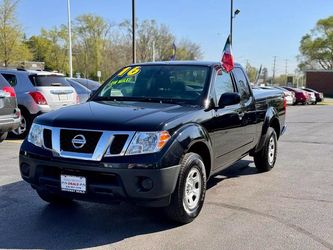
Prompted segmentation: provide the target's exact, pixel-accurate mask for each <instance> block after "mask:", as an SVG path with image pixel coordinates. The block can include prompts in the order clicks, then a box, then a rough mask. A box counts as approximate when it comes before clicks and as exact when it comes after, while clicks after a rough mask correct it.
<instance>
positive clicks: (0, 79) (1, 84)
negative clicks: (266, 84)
mask: <svg viewBox="0 0 333 250" xmlns="http://www.w3.org/2000/svg"><path fill="white" fill-rule="evenodd" d="M3 87H9V84H8V82H7V80H6V79H5V78H4V77H2V76H1V75H0V88H3Z"/></svg>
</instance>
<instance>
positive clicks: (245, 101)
mask: <svg viewBox="0 0 333 250" xmlns="http://www.w3.org/2000/svg"><path fill="white" fill-rule="evenodd" d="M232 73H233V76H234V79H235V81H236V86H237V91H238V93H239V95H240V97H241V103H240V105H241V114H240V119H241V126H242V127H243V128H244V130H243V132H244V135H243V137H242V139H241V141H240V144H241V145H242V150H241V152H240V153H241V154H245V153H247V152H248V151H249V150H251V149H252V148H253V143H254V139H255V136H256V112H255V100H254V98H253V94H252V90H251V88H250V84H249V81H248V78H247V76H246V74H245V72H244V70H243V69H242V68H240V67H235V68H234V70H233V71H232Z"/></svg>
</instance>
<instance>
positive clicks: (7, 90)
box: [2, 87, 16, 97]
mask: <svg viewBox="0 0 333 250" xmlns="http://www.w3.org/2000/svg"><path fill="white" fill-rule="evenodd" d="M2 90H3V92H5V93H7V94H9V96H10V97H15V96H16V93H15V89H14V88H13V87H4V88H3V89H2Z"/></svg>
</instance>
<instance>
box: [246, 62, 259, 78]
mask: <svg viewBox="0 0 333 250" xmlns="http://www.w3.org/2000/svg"><path fill="white" fill-rule="evenodd" d="M245 70H246V73H247V75H248V77H249V79H250V82H255V80H256V77H257V74H258V70H257V68H256V67H253V66H251V64H250V63H246V65H245Z"/></svg>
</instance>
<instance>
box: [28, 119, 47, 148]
mask: <svg viewBox="0 0 333 250" xmlns="http://www.w3.org/2000/svg"><path fill="white" fill-rule="evenodd" d="M28 142H30V143H32V144H34V145H35V146H37V147H42V146H43V126H42V125H39V124H36V123H33V124H32V126H31V128H30V132H29V135H28Z"/></svg>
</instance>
